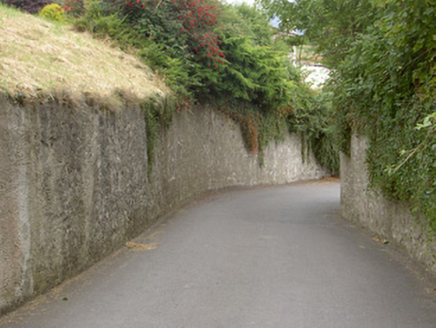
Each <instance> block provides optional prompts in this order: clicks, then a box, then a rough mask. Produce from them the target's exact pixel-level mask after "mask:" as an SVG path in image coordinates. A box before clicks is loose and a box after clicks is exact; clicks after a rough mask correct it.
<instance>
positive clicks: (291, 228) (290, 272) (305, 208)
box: [0, 182, 436, 328]
mask: <svg viewBox="0 0 436 328" xmlns="http://www.w3.org/2000/svg"><path fill="white" fill-rule="evenodd" d="M338 212H339V185H338V184H337V183H332V182H328V183H327V182H326V183H322V182H316V183H300V184H293V185H288V186H281V187H272V188H256V189H249V190H228V191H223V192H219V193H215V194H210V195H209V196H207V197H204V198H203V199H202V200H198V201H196V202H194V203H193V204H191V205H189V206H186V207H185V208H183V209H181V210H179V211H177V212H176V213H173V214H172V215H170V216H168V218H167V219H166V220H164V221H163V223H162V224H160V225H158V226H157V227H155V228H153V229H152V230H151V231H149V232H148V233H146V234H144V235H142V236H141V237H139V238H137V239H136V240H134V241H133V242H134V243H131V244H128V245H129V248H127V247H126V248H124V249H122V250H120V251H119V252H117V253H116V254H113V255H112V256H110V257H109V258H107V259H105V260H104V261H102V262H101V263H98V264H97V265H96V266H94V267H93V268H91V269H90V270H88V271H87V272H85V273H84V274H82V275H80V276H79V277H77V278H75V279H73V280H71V281H69V282H67V283H65V284H63V285H62V286H60V287H58V288H56V289H54V290H53V291H51V292H50V293H47V294H46V295H43V296H42V297H39V298H37V299H36V300H35V301H33V302H31V303H29V304H28V305H26V306H25V307H22V308H21V309H19V310H18V311H16V312H14V313H12V314H10V315H8V316H6V317H3V318H2V319H0V326H1V327H2V328H3V327H14V328H16V327H20V328H21V327H23V328H27V327H29V328H30V327H31V328H73V327H74V328H88V327H89V328H96V327H102V328H112V327H117V328H148V327H156V328H166V327H177V328H178V327H186V328H197V327H198V328H215V327H223V328H229V327H235V328H245V327H261V328H264V327H286V328H293V327H296V328H299V327H310V328H316V327H320V328H329V327H334V328H340V327H352V328H354V327H368V328H378V327H380V328H389V327H392V328H399V327H407V328H410V327H413V328H415V327H418V328H420V327H429V328H435V327H436V296H435V291H434V288H433V287H431V286H432V285H431V283H429V282H428V281H424V280H423V279H422V278H421V277H420V276H419V272H418V273H417V272H415V271H413V270H412V269H411V267H410V265H409V264H407V262H404V260H403V259H402V256H400V255H398V252H397V251H395V249H393V247H392V246H390V245H383V243H378V242H377V241H375V240H373V239H372V238H371V236H370V235H369V234H367V233H364V232H362V231H360V230H359V229H357V228H356V227H353V226H352V225H350V224H349V223H347V222H345V221H343V220H342V219H341V218H340V217H339V216H338Z"/></svg>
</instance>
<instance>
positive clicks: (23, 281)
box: [0, 97, 325, 314]
mask: <svg viewBox="0 0 436 328" xmlns="http://www.w3.org/2000/svg"><path fill="white" fill-rule="evenodd" d="M301 154H302V152H301V140H300V137H299V136H297V135H287V136H286V137H285V140H284V141H283V142H282V143H280V144H278V145H275V144H272V145H270V146H269V147H268V148H267V149H266V150H265V160H264V166H263V167H262V168H261V167H259V165H258V162H259V160H258V158H257V156H255V155H251V154H249V153H248V152H247V150H246V148H245V146H244V142H243V139H242V136H241V132H240V128H239V126H237V125H235V124H234V123H233V122H231V121H230V120H229V119H227V118H226V117H225V116H223V115H221V114H219V113H217V112H215V111H213V110H211V109H209V108H207V106H206V107H204V106H203V107H195V108H193V109H192V110H191V111H187V112H183V113H181V114H177V115H176V116H175V117H174V120H173V122H172V123H171V125H170V127H169V129H168V130H167V131H165V132H164V131H162V132H161V134H160V136H159V138H158V140H157V144H156V149H155V159H154V164H153V170H152V173H151V174H150V175H148V164H147V163H148V161H147V138H146V124H145V120H144V114H143V112H142V110H141V109H140V108H139V106H136V105H133V104H132V105H126V107H125V108H123V109H120V111H119V112H108V111H101V110H99V109H98V108H97V107H95V106H94V107H93V106H88V105H86V104H85V103H83V104H77V103H76V104H74V105H73V104H71V103H68V102H64V103H60V102H57V101H54V100H50V101H46V102H42V101H40V102H34V103H33V104H29V105H26V106H25V107H22V106H18V105H14V104H12V103H11V102H10V101H9V100H7V99H6V98H2V97H0V158H1V160H0V314H1V313H2V312H5V311H7V310H10V309H12V308H13V307H16V306H17V305H19V304H21V303H22V302H24V301H26V300H28V299H30V298H31V297H33V296H35V295H38V294H40V293H42V292H43V291H45V290H47V289H48V288H50V287H53V286H55V285H57V284H59V283H61V282H62V281H63V280H65V279H67V278H70V277H72V276H74V275H76V274H77V273H79V272H81V271H83V270H84V269H86V268H88V267H89V266H91V265H92V264H94V263H95V262H97V261H98V260H100V259H101V258H103V257H104V256H106V255H108V254H110V253H111V252H113V251H114V250H116V249H118V248H119V247H121V246H122V245H123V244H124V243H125V242H126V241H128V240H130V239H131V238H133V237H135V236H137V235H138V234H140V233H141V232H143V231H144V230H145V229H146V228H147V227H149V226H150V225H151V224H153V223H154V222H156V220H157V218H158V217H159V216H160V215H163V214H164V213H166V212H168V211H170V210H172V209H175V208H177V207H178V206H180V205H182V204H183V203H185V202H186V201H187V200H189V199H190V198H192V197H194V196H196V195H199V194H201V193H203V192H205V191H208V190H213V189H219V188H225V187H229V186H254V185H259V184H281V183H288V182H292V181H297V180H302V179H315V178H319V177H321V176H322V175H324V174H325V172H324V171H323V170H322V169H321V168H320V167H318V166H317V165H316V163H315V160H314V159H313V158H312V159H311V160H306V161H305V162H303V161H302V157H301Z"/></svg>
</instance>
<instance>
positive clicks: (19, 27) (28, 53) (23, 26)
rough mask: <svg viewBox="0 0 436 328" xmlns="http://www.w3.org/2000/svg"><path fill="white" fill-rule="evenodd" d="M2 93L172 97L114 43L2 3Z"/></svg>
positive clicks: (139, 62)
mask: <svg viewBox="0 0 436 328" xmlns="http://www.w3.org/2000/svg"><path fill="white" fill-rule="evenodd" d="M0 31H1V33H0V91H2V92H3V93H6V94H9V95H11V96H15V95H17V94H24V95H36V94H44V95H57V94H59V92H62V93H64V94H68V95H69V97H72V98H74V97H82V96H83V95H84V94H85V95H93V97H98V98H99V99H106V101H105V102H107V101H108V100H110V99H111V98H113V100H114V101H116V99H117V98H118V99H119V95H120V94H122V95H123V97H124V98H126V97H127V96H126V95H129V97H130V98H133V99H138V100H144V99H149V98H151V97H153V96H155V95H156V94H160V95H162V96H163V95H164V94H165V93H167V92H169V91H168V89H167V87H166V86H165V84H164V82H163V81H162V80H161V79H160V78H159V77H158V76H156V75H155V74H153V72H152V71H151V69H149V68H148V67H147V66H146V65H144V64H143V63H142V62H141V61H140V60H139V59H137V58H135V57H134V56H133V55H130V54H127V53H125V52H122V51H121V50H119V49H117V48H115V47H113V46H112V45H111V44H110V42H109V41H101V40H96V39H93V38H92V36H91V35H90V34H88V33H78V32H75V31H73V29H72V27H71V26H70V25H68V24H62V23H55V22H49V21H46V20H44V19H42V18H39V17H36V16H32V15H29V14H26V13H22V12H20V11H18V10H15V9H12V8H9V7H7V6H5V5H2V4H0Z"/></svg>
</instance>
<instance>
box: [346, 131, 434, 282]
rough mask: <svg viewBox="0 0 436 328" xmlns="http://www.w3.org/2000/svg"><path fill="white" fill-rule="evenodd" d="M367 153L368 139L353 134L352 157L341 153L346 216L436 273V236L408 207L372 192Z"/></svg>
mask: <svg viewBox="0 0 436 328" xmlns="http://www.w3.org/2000/svg"><path fill="white" fill-rule="evenodd" d="M366 150H367V139H366V138H365V137H362V136H358V135H353V136H352V139H351V156H350V157H347V156H345V155H344V154H341V210H342V216H343V217H344V218H346V219H348V220H350V221H352V222H354V223H356V224H359V225H362V226H364V227H366V228H368V229H370V230H371V231H373V232H374V233H376V234H377V235H379V236H381V237H382V238H385V239H386V240H388V241H390V242H393V243H395V244H397V245H399V246H401V247H404V248H405V249H406V250H407V252H408V253H409V255H410V256H411V257H412V258H414V259H415V260H417V261H419V262H421V263H422V264H424V265H425V266H426V267H428V268H430V270H432V271H433V272H434V273H435V274H436V238H434V237H435V236H433V238H434V239H435V241H434V242H432V241H431V237H430V236H431V233H430V232H429V231H427V230H426V229H425V224H420V223H419V218H417V217H416V216H412V214H411V213H410V211H409V210H408V209H407V207H406V206H405V204H399V203H394V202H391V201H388V200H386V199H384V198H383V197H382V196H381V195H380V194H379V193H378V192H377V191H374V190H372V189H369V187H368V184H369V179H368V171H367V166H366V163H365V159H366ZM429 237H430V238H429Z"/></svg>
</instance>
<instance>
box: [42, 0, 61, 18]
mask: <svg viewBox="0 0 436 328" xmlns="http://www.w3.org/2000/svg"><path fill="white" fill-rule="evenodd" d="M38 15H39V16H40V17H43V18H46V19H48V20H51V21H53V22H63V21H65V12H64V11H63V9H62V8H61V6H59V5H58V4H57V3H52V4H49V5H47V6H45V7H44V8H42V9H41V11H40V12H39V14H38Z"/></svg>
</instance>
